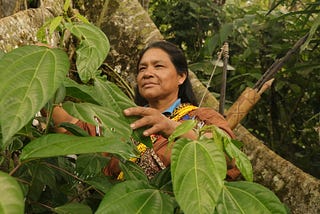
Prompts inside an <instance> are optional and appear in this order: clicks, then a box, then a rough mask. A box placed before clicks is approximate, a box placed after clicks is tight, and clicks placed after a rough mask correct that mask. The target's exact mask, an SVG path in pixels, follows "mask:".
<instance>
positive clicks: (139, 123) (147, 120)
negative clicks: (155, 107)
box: [130, 116, 154, 129]
mask: <svg viewBox="0 0 320 214" xmlns="http://www.w3.org/2000/svg"><path fill="white" fill-rule="evenodd" d="M153 124H154V122H153V121H152V117H150V116H144V117H142V118H140V119H138V120H136V121H134V122H133V123H131V124H130V127H131V128H132V129H138V128H141V127H144V126H152V125H153Z"/></svg>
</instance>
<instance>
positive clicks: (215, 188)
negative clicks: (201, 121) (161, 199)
mask: <svg viewBox="0 0 320 214" xmlns="http://www.w3.org/2000/svg"><path fill="white" fill-rule="evenodd" d="M171 172H172V182H173V190H174V194H175V197H176V200H177V202H178V203H179V205H180V207H181V209H182V210H183V212H184V213H186V214H188V213H212V210H214V208H215V206H216V203H217V201H218V198H219V195H220V192H221V190H222V187H223V180H224V178H225V177H226V172H227V169H226V160H225V157H224V153H223V152H222V151H221V150H220V149H219V148H218V147H217V145H216V143H214V142H212V141H211V140H209V139H206V140H205V139H203V140H201V141H191V140H188V139H184V138H181V139H179V140H178V141H176V142H175V144H174V147H173V150H172V155H171Z"/></svg>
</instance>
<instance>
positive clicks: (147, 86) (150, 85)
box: [142, 82, 157, 88]
mask: <svg viewBox="0 0 320 214" xmlns="http://www.w3.org/2000/svg"><path fill="white" fill-rule="evenodd" d="M155 85H157V84H156V83H154V82H146V83H143V84H142V88H149V87H153V86H155Z"/></svg>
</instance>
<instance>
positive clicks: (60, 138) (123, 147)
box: [20, 134, 135, 161]
mask: <svg viewBox="0 0 320 214" xmlns="http://www.w3.org/2000/svg"><path fill="white" fill-rule="evenodd" d="M127 140H128V139H121V138H120V137H119V136H116V135H112V136H108V137H78V136H73V135H66V134H48V135H45V136H42V137H40V138H38V139H36V140H34V141H32V142H30V143H29V144H28V145H26V146H25V147H24V148H23V150H22V153H21V156H20V159H21V160H22V161H23V160H27V159H33V158H45V157H54V156H61V155H70V154H85V153H94V152H109V153H113V154H117V155H119V156H121V157H122V158H125V159H129V158H130V157H134V156H135V154H133V150H132V147H131V146H130V145H128V144H126V143H124V142H126V141H127Z"/></svg>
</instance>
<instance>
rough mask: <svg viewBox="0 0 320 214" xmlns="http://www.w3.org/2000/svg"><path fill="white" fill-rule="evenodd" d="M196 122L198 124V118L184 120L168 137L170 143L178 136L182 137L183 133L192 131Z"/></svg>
mask: <svg viewBox="0 0 320 214" xmlns="http://www.w3.org/2000/svg"><path fill="white" fill-rule="evenodd" d="M196 124H197V121H196V120H185V121H183V122H182V123H181V124H180V125H179V126H178V127H177V128H176V129H175V130H174V132H173V133H172V134H171V135H170V136H169V138H168V141H169V143H172V142H173V141H174V140H175V139H176V138H177V137H180V136H181V135H183V134H185V133H187V132H188V131H190V130H191V129H192V128H193V127H195V125H196Z"/></svg>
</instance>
